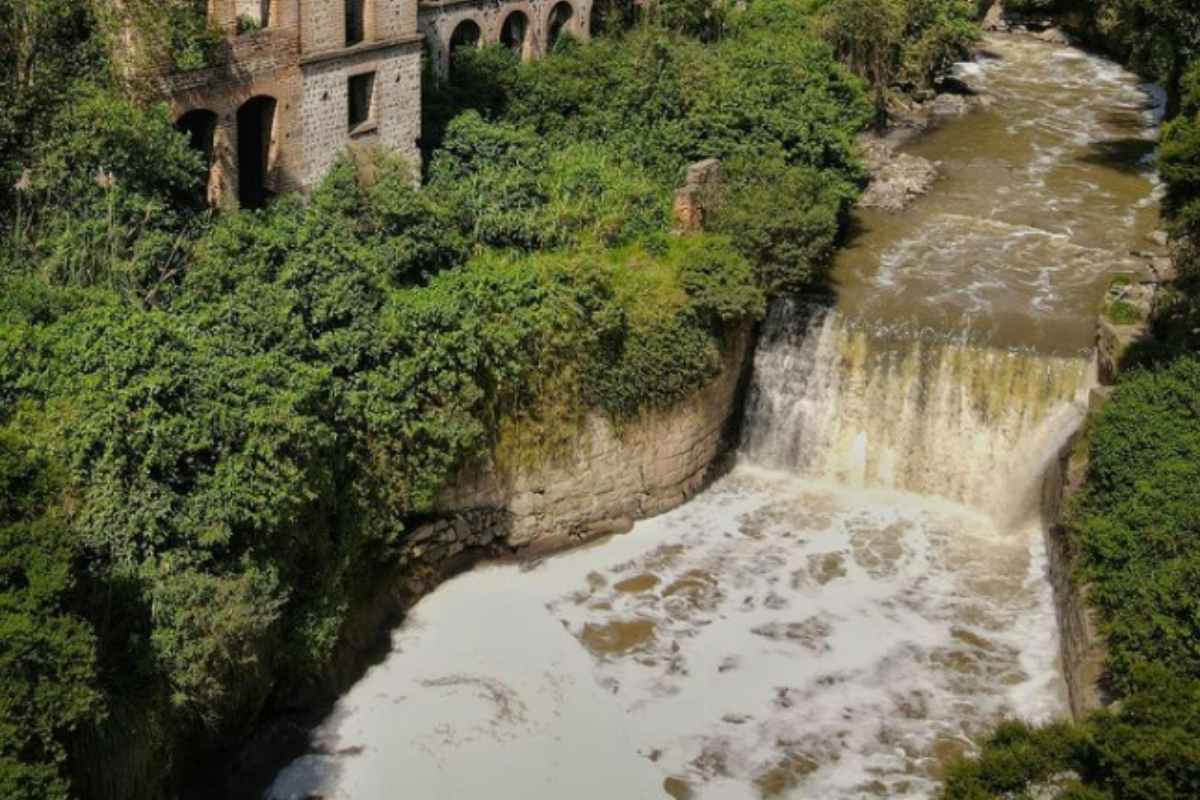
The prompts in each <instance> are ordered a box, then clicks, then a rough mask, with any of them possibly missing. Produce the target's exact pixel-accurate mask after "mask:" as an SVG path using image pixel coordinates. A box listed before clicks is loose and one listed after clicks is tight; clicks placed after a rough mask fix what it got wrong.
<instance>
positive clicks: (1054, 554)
mask: <svg viewBox="0 0 1200 800" xmlns="http://www.w3.org/2000/svg"><path fill="white" fill-rule="evenodd" d="M1083 435H1084V434H1083V432H1079V433H1076V434H1075V436H1074V437H1072V438H1071V440H1070V441H1068V442H1067V444H1066V445H1065V446H1064V447H1063V449H1062V451H1061V452H1060V453H1059V456H1058V458H1057V459H1056V460H1055V461H1054V463H1052V464H1051V466H1050V469H1049V470H1047V473H1046V477H1045V482H1044V483H1043V490H1042V510H1043V517H1044V519H1045V520H1046V555H1047V559H1048V561H1049V578H1050V584H1051V586H1052V587H1053V588H1054V607H1055V616H1056V617H1057V621H1058V632H1059V651H1060V652H1059V657H1060V659H1061V661H1062V673H1063V678H1064V680H1065V681H1066V684H1067V695H1068V700H1069V702H1070V706H1071V716H1073V717H1074V718H1075V719H1081V718H1082V717H1084V716H1085V715H1087V713H1088V712H1089V711H1094V710H1095V709H1097V708H1100V707H1101V706H1104V705H1107V703H1108V697H1107V695H1106V694H1105V693H1104V688H1103V683H1102V680H1101V679H1102V678H1103V675H1104V658H1105V648H1104V640H1103V638H1102V637H1101V635H1100V630H1099V628H1098V626H1097V623H1096V615H1095V612H1094V611H1093V610H1092V609H1091V608H1090V607H1089V606H1088V603H1087V586H1086V585H1085V584H1082V583H1080V582H1079V581H1078V580H1077V579H1076V576H1075V565H1076V554H1075V551H1074V547H1073V545H1072V543H1071V540H1070V536H1069V534H1068V531H1067V528H1066V525H1065V524H1064V523H1063V514H1064V512H1065V510H1066V508H1067V504H1068V503H1069V502H1070V499H1071V497H1072V496H1073V495H1074V494H1075V492H1077V491H1079V489H1080V487H1081V486H1082V485H1083V477H1084V473H1085V472H1086V470H1087V455H1086V450H1085V448H1084V447H1083V446H1082V441H1081V437H1082V436H1083Z"/></svg>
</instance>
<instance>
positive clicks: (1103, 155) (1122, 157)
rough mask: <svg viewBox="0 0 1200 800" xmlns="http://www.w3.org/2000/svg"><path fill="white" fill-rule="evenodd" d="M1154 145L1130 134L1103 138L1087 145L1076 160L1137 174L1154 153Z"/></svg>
mask: <svg viewBox="0 0 1200 800" xmlns="http://www.w3.org/2000/svg"><path fill="white" fill-rule="evenodd" d="M1154 147H1155V143H1154V142H1152V141H1148V140H1146V139H1139V138H1136V137H1132V136H1131V137H1127V138H1121V139H1104V140H1101V141H1096V142H1092V143H1091V144H1090V145H1088V147H1087V152H1086V153H1085V154H1084V155H1081V156H1079V157H1078V158H1077V159H1076V160H1077V161H1079V162H1081V163H1084V164H1095V165H1096V166H1101V167H1108V168H1109V169H1115V170H1117V171H1119V172H1126V173H1131V174H1139V173H1142V172H1145V171H1146V162H1147V159H1148V158H1149V157H1150V156H1151V155H1152V154H1153V153H1154Z"/></svg>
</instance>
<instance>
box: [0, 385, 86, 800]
mask: <svg viewBox="0 0 1200 800" xmlns="http://www.w3.org/2000/svg"><path fill="white" fill-rule="evenodd" d="M10 408H11V407H10ZM3 414H4V409H2V408H0V415H3ZM53 472H54V471H53V469H51V467H50V465H49V464H48V463H47V462H46V460H45V459H44V458H42V457H40V456H39V454H38V453H37V451H36V449H35V448H34V447H33V446H32V443H31V442H30V441H29V438H28V436H27V435H26V433H25V432H24V431H23V430H22V426H21V425H19V424H18V425H13V426H10V427H8V428H3V429H0V675H3V676H4V680H3V681H0V794H2V795H3V796H4V797H6V798H13V800H65V798H67V797H68V796H69V791H68V790H69V786H68V783H67V780H66V774H65V771H64V769H63V767H64V764H65V761H66V758H67V751H66V747H65V741H66V740H67V739H68V738H69V737H70V736H71V735H73V734H74V733H76V732H77V731H78V730H79V729H80V728H81V727H83V726H86V725H88V724H92V723H95V722H96V721H97V720H98V719H99V718H100V716H101V714H102V712H103V705H102V702H101V697H100V693H99V692H98V690H97V681H96V643H95V634H94V632H93V630H92V627H91V625H89V624H88V622H87V621H86V620H85V619H83V618H82V616H81V615H80V614H79V613H77V611H78V609H79V608H80V606H81V603H80V602H79V601H80V597H79V592H78V590H77V585H76V584H77V580H78V575H79V567H80V564H79V556H80V552H79V547H78V544H77V542H76V541H75V539H74V537H73V536H72V535H71V532H70V531H69V529H68V528H67V526H66V525H64V524H63V521H62V520H61V519H56V518H53V517H48V516H43V512H44V510H45V504H46V503H47V502H49V501H50V500H51V499H52V497H53V494H54V492H55V490H56V488H57V487H56V486H55V481H56V479H55V476H54V474H53Z"/></svg>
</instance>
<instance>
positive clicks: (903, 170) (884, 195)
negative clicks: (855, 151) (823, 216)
mask: <svg viewBox="0 0 1200 800" xmlns="http://www.w3.org/2000/svg"><path fill="white" fill-rule="evenodd" d="M859 148H860V151H861V153H862V156H863V161H864V162H866V165H867V170H868V171H869V172H870V173H871V182H870V184H869V185H868V186H867V189H866V191H865V192H863V194H862V196H861V197H860V198H859V199H858V205H859V207H860V208H880V209H883V210H884V211H902V210H903V209H905V208H907V207H908V206H909V205H910V204H911V203H912V202H913V200H915V199H917V198H918V197H921V196H922V195H925V194H927V193H928V192H929V190H930V189H931V188H933V184H934V182H935V181H937V178H938V170H937V167H936V166H935V165H934V164H933V163H932V162H930V161H928V160H927V159H924V158H920V157H918V156H913V155H909V154H908V153H899V152H897V151H896V148H895V147H894V146H893V145H892V144H891V143H889V142H887V141H885V140H883V139H880V138H878V137H875V136H863V137H861V138H860V139H859Z"/></svg>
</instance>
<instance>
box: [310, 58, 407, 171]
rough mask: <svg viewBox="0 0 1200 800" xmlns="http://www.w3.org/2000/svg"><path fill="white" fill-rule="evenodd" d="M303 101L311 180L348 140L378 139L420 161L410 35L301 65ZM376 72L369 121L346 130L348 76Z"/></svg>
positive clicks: (371, 141) (364, 142)
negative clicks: (381, 44)
mask: <svg viewBox="0 0 1200 800" xmlns="http://www.w3.org/2000/svg"><path fill="white" fill-rule="evenodd" d="M303 70H304V81H303V83H304V95H303V101H302V109H303V130H304V174H303V178H302V181H303V183H304V184H305V185H312V184H314V183H316V182H317V181H319V180H320V179H321V177H322V176H323V175H324V174H325V173H326V172H327V171H328V170H329V168H330V166H332V164H333V162H334V161H335V160H336V159H337V157H338V155H339V154H340V153H341V152H342V151H343V150H344V149H345V148H346V147H347V146H348V145H356V146H358V145H370V144H379V145H382V146H384V147H387V148H389V149H391V150H394V151H396V152H399V153H401V154H403V155H405V156H407V157H408V158H409V159H411V160H412V161H413V162H414V163H419V162H418V159H419V153H418V151H417V139H418V138H420V135H421V49H420V42H419V41H418V40H415V39H410V40H407V41H405V42H404V43H401V44H395V45H388V46H386V47H381V48H377V49H364V50H356V51H354V52H353V53H351V54H348V55H344V56H341V57H338V58H331V59H320V60H315V61H309V62H306V63H305V64H304V67H303ZM368 72H373V73H375V82H374V92H373V94H374V97H373V100H372V104H371V105H372V120H371V122H370V123H369V124H367V125H363V126H360V127H359V128H357V129H355V130H354V131H351V130H350V129H349V126H348V120H349V91H348V86H349V80H350V78H351V76H354V75H360V74H363V73H368Z"/></svg>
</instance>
